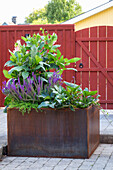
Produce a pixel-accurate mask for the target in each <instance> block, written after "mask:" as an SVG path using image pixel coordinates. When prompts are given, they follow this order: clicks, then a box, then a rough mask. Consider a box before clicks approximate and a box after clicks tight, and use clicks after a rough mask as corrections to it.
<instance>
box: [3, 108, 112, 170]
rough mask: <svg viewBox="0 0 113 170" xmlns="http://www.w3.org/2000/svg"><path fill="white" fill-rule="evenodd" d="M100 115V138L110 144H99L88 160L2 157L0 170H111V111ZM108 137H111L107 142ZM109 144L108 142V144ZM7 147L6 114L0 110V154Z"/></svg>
mask: <svg viewBox="0 0 113 170" xmlns="http://www.w3.org/2000/svg"><path fill="white" fill-rule="evenodd" d="M108 112H109V115H108V116H106V115H104V114H103V113H102V112H101V113H100V136H103V138H104V137H105V136H107V138H106V139H107V140H105V141H104V143H106V141H111V143H112V144H100V145H99V146H98V148H97V149H96V150H95V152H94V153H93V155H92V156H91V157H90V158H89V159H62V158H34V157H9V156H3V157H2V158H1V160H0V170H13V169H17V170H27V169H29V170H86V169H87V170H113V140H112V136H113V111H110V110H109V111H108ZM109 137H111V138H110V139H111V140H109ZM109 143H110V142H109ZM6 145H7V114H6V113H3V110H2V109H1V110H0V152H1V154H2V150H3V146H6Z"/></svg>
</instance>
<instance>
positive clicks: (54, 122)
mask: <svg viewBox="0 0 113 170" xmlns="http://www.w3.org/2000/svg"><path fill="white" fill-rule="evenodd" d="M7 122H8V155H10V156H40V157H64V158H89V157H90V156H91V154H92V153H93V152H94V150H95V149H96V148H97V146H98V144H99V110H98V108H97V107H96V106H90V107H89V108H86V109H76V110H75V112H73V111H71V110H70V109H60V110H54V109H49V108H45V109H43V112H40V111H39V112H36V111H35V110H34V109H32V110H31V113H30V114H28V113H25V115H24V116H22V113H21V112H20V111H19V110H18V109H15V108H13V109H8V112H7Z"/></svg>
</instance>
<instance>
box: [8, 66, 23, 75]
mask: <svg viewBox="0 0 113 170" xmlns="http://www.w3.org/2000/svg"><path fill="white" fill-rule="evenodd" d="M22 69H23V66H16V67H13V68H12V69H10V70H9V71H8V73H9V74H11V73H12V72H13V71H21V70H22Z"/></svg>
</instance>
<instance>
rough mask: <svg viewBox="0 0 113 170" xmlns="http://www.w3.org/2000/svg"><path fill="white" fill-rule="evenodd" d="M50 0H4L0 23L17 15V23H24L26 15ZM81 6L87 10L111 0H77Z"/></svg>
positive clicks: (0, 9)
mask: <svg viewBox="0 0 113 170" xmlns="http://www.w3.org/2000/svg"><path fill="white" fill-rule="evenodd" d="M48 1H49V0H18V1H16V0H3V1H2V3H1V4H0V23H3V22H11V19H12V16H17V24H19V23H24V21H25V17H26V16H28V15H29V14H30V13H31V12H32V11H33V9H39V8H43V7H44V6H45V5H46V4H47V3H48ZM76 1H77V2H78V3H79V4H80V5H81V6H82V11H83V12H86V11H88V10H90V9H93V8H95V7H97V6H99V5H101V4H104V3H106V2H108V1H109V0H76Z"/></svg>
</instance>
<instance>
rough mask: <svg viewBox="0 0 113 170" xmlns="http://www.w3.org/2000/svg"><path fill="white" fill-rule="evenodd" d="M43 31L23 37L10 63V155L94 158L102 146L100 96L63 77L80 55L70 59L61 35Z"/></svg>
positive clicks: (5, 88)
mask: <svg viewBox="0 0 113 170" xmlns="http://www.w3.org/2000/svg"><path fill="white" fill-rule="evenodd" d="M41 31H42V33H41V35H40V34H39V33H38V34H35V33H34V34H33V36H30V35H29V36H28V37H27V38H25V37H21V38H22V40H24V42H25V43H24V44H23V45H22V44H21V41H20V40H18V41H17V42H16V43H15V49H14V51H13V52H12V51H10V50H9V52H10V54H11V56H10V60H9V61H7V62H6V63H5V65H4V67H8V68H10V69H9V70H8V71H7V70H5V69H4V70H3V73H4V76H5V77H6V78H7V79H8V81H7V82H6V81H4V82H3V87H2V92H3V94H5V95H6V97H5V103H4V105H5V106H6V108H5V111H7V121H8V155H17V156H49V157H73V158H77V157H78V158H81V157H82V158H88V157H89V156H90V155H91V154H92V153H93V151H94V150H95V149H96V147H97V146H98V144H99V111H98V107H97V105H98V102H97V101H98V97H99V95H96V94H97V91H89V90H88V88H85V89H84V90H82V89H81V86H80V85H77V84H76V83H75V79H74V78H73V81H72V82H66V81H64V80H63V78H62V73H63V71H65V70H74V71H76V69H74V68H69V67H68V68H67V66H69V65H70V63H75V62H77V61H79V60H80V58H77V57H75V58H72V59H70V60H69V59H68V58H64V56H63V55H61V52H60V51H59V49H58V48H59V47H60V45H58V44H56V41H57V35H56V34H55V33H53V34H52V35H50V34H49V33H48V32H46V31H44V30H43V29H41ZM64 84H65V87H64ZM22 114H23V115H24V116H22ZM90 135H91V136H90Z"/></svg>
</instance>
